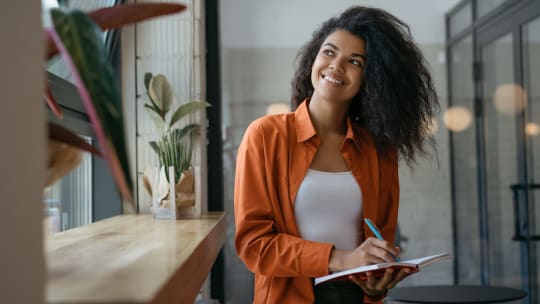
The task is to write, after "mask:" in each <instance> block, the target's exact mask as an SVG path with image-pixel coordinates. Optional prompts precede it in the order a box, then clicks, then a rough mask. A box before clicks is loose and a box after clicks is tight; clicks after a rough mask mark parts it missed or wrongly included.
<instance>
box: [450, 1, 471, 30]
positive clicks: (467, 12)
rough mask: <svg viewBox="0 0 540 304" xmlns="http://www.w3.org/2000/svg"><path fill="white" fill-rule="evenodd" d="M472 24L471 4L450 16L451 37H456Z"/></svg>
mask: <svg viewBox="0 0 540 304" xmlns="http://www.w3.org/2000/svg"><path fill="white" fill-rule="evenodd" d="M471 24H472V6H471V2H468V3H467V4H466V5H464V6H463V7H461V8H460V9H459V10H458V11H456V12H454V13H453V14H452V15H450V37H453V36H455V35H456V34H458V33H459V32H461V31H463V30H464V29H466V28H467V27H469V26H470V25H471Z"/></svg>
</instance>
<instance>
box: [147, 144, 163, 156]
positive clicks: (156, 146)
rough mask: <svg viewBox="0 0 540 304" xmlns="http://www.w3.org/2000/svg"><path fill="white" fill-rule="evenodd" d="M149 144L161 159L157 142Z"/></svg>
mask: <svg viewBox="0 0 540 304" xmlns="http://www.w3.org/2000/svg"><path fill="white" fill-rule="evenodd" d="M149 144H150V147H152V150H154V152H156V154H157V156H158V157H159V155H160V153H161V151H160V150H159V146H158V144H157V143H156V142H155V141H151V142H149Z"/></svg>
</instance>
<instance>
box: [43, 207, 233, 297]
mask: <svg viewBox="0 0 540 304" xmlns="http://www.w3.org/2000/svg"><path fill="white" fill-rule="evenodd" d="M225 232H226V227H225V216H224V213H222V212H214V213H209V214H207V215H203V216H202V217H201V218H199V219H186V220H176V221H174V220H154V219H153V218H152V216H151V215H121V216H116V217H113V218H110V219H106V220H103V221H100V222H97V223H94V224H91V225H87V226H84V227H81V228H77V229H73V230H69V231H65V232H61V233H57V234H55V235H53V236H51V237H50V238H48V239H46V241H45V254H46V259H47V286H46V297H47V301H48V303H190V304H191V303H193V302H194V300H195V298H196V296H197V294H198V292H199V290H200V288H201V286H202V284H203V283H204V280H205V279H206V277H207V276H208V273H209V272H210V269H211V267H212V265H213V263H214V261H215V259H216V257H217V254H218V253H219V250H220V249H221V246H222V245H223V243H224V241H225Z"/></svg>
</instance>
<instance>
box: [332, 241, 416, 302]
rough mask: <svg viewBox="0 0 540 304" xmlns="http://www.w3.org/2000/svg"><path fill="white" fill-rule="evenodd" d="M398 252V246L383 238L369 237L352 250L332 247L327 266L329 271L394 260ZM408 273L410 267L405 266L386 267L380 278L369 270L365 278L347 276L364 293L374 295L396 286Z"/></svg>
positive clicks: (399, 252)
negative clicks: (397, 267)
mask: <svg viewBox="0 0 540 304" xmlns="http://www.w3.org/2000/svg"><path fill="white" fill-rule="evenodd" d="M400 254H401V250H400V249H399V247H394V246H392V245H391V244H390V243H388V242H387V241H385V240H379V239H377V238H374V237H370V238H368V239H367V240H365V241H364V242H363V243H362V244H361V245H360V246H358V247H357V248H356V249H354V250H352V251H345V250H337V249H334V250H333V251H332V253H331V255H330V263H329V265H328V267H329V270H330V271H332V272H335V271H341V270H345V269H350V268H354V267H359V266H366V265H372V264H378V263H385V262H395V258H396V257H399V256H400ZM409 273H410V269H406V268H403V269H401V270H399V271H395V270H394V269H393V268H388V269H387V270H386V271H385V273H384V276H382V277H381V278H376V277H375V275H374V274H373V273H371V272H367V273H366V275H367V280H361V278H360V276H359V275H351V276H349V278H350V279H351V280H352V281H353V282H354V283H356V284H358V286H360V287H361V288H362V289H363V290H364V293H365V294H366V295H368V296H370V297H376V296H380V295H382V294H384V293H385V292H386V291H387V290H388V289H390V288H393V287H394V286H396V284H397V283H399V282H400V281H401V280H403V278H405V277H406V276H407V275H408V274H409Z"/></svg>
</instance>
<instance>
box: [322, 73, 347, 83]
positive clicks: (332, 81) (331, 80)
mask: <svg viewBox="0 0 540 304" xmlns="http://www.w3.org/2000/svg"><path fill="white" fill-rule="evenodd" d="M323 78H324V79H325V80H328V81H330V82H331V83H335V84H338V85H342V84H343V81H340V80H337V79H335V78H332V77H331V76H326V75H323Z"/></svg>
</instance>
